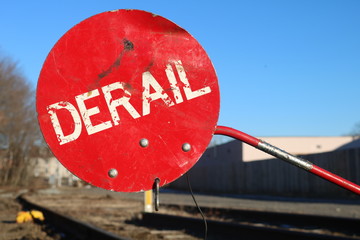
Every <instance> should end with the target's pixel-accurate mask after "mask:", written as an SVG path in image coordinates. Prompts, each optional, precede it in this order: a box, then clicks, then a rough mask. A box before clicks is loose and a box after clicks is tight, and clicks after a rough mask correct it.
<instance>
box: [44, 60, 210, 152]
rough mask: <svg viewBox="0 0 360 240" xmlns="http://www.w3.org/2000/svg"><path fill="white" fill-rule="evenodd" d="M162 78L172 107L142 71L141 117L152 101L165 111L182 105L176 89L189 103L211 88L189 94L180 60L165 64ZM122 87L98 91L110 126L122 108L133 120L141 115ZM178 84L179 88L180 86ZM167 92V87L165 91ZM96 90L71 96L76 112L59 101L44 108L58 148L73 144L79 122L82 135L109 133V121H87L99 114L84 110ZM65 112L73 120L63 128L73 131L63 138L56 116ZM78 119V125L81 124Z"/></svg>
mask: <svg viewBox="0 0 360 240" xmlns="http://www.w3.org/2000/svg"><path fill="white" fill-rule="evenodd" d="M172 64H174V65H175V68H176V71H177V75H178V77H179V78H180V82H178V81H177V79H176V76H175V72H174V69H173V67H172ZM165 74H166V77H167V79H168V81H169V85H168V86H170V89H171V91H169V92H172V93H173V97H174V100H175V103H174V102H173V101H172V99H171V98H170V97H169V95H168V94H167V92H165V90H164V88H163V87H164V86H161V85H160V84H159V82H158V81H157V80H156V79H155V78H154V76H153V75H152V74H151V73H150V72H149V71H146V72H144V73H143V74H142V88H143V92H142V99H141V100H142V116H145V115H148V114H150V103H151V102H153V101H156V100H159V99H161V100H162V101H163V102H164V104H165V105H166V106H167V107H171V106H174V105H175V104H179V103H182V102H184V97H183V95H182V92H181V88H180V86H182V89H183V91H184V93H185V99H186V100H191V99H194V98H197V97H200V96H203V95H205V94H208V93H210V92H211V88H210V87H209V86H205V87H203V88H201V89H198V90H192V89H191V86H190V83H189V80H188V78H187V76H186V72H185V69H184V67H183V65H182V62H181V61H180V60H178V61H173V62H172V63H171V64H170V63H169V64H167V65H166V68H165ZM125 84H126V83H124V82H114V83H111V84H109V85H106V86H103V87H102V88H101V90H102V93H103V94H104V99H105V102H106V104H107V107H108V110H109V113H110V115H111V118H112V122H113V123H114V126H116V125H119V124H120V116H119V113H118V111H117V109H118V107H120V106H122V107H124V109H125V110H126V111H127V112H128V113H129V114H130V115H131V116H132V117H133V118H134V119H137V118H140V117H141V115H140V114H139V112H138V111H137V110H136V109H135V108H134V106H133V105H132V104H131V103H130V98H131V92H130V91H128V90H127V89H126V87H125V86H126V85H125ZM180 84H181V85H180ZM166 89H167V87H166ZM115 90H120V91H123V95H122V96H121V97H120V98H118V99H113V94H112V92H113V91H115ZM99 95H100V94H99V89H95V90H92V91H89V92H86V93H83V94H80V95H78V96H75V100H76V103H77V105H78V109H79V112H78V111H77V109H76V108H75V107H74V105H72V104H71V103H69V102H64V101H60V102H58V103H55V104H52V105H49V106H48V107H47V110H48V113H49V114H50V119H51V122H52V125H53V127H54V130H55V133H56V136H57V138H58V141H59V144H60V145H63V144H65V143H68V142H71V141H74V140H76V139H77V138H78V137H79V136H80V134H81V130H82V122H84V125H85V128H86V131H87V133H88V135H92V134H94V133H97V132H101V131H104V130H106V129H109V128H111V127H112V126H113V124H112V122H111V120H109V121H105V122H101V123H99V124H97V125H94V124H93V122H92V121H91V118H90V117H91V116H93V115H96V114H98V113H100V109H99V107H98V106H94V107H92V108H87V107H86V104H85V101H87V100H89V99H91V98H94V97H98V96H99ZM60 109H65V110H67V111H68V112H69V113H70V114H71V117H72V119H73V121H72V122H71V123H67V124H73V125H74V130H73V132H72V133H70V134H68V135H66V136H65V135H64V132H63V129H62V127H61V125H60V121H59V119H58V114H57V113H56V111H57V110H60ZM81 119H82V121H81Z"/></svg>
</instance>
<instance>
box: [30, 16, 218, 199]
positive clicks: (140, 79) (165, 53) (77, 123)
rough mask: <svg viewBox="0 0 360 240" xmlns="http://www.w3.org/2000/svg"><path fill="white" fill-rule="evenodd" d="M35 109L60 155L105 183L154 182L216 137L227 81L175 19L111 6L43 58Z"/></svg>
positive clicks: (129, 187) (191, 160)
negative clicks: (222, 89)
mask: <svg viewBox="0 0 360 240" xmlns="http://www.w3.org/2000/svg"><path fill="white" fill-rule="evenodd" d="M36 104H37V112H38V120H39V123H40V128H41V130H42V132H43V135H44V137H45V140H46V142H47V143H48V145H49V147H50V149H51V150H52V152H53V153H54V155H55V156H56V157H57V158H58V159H59V161H60V162H61V163H62V164H63V165H64V166H65V167H66V168H68V169H69V170H70V171H71V172H72V173H73V174H75V175H77V176H78V177H79V178H81V179H83V180H85V181H86V182H89V183H91V184H93V185H95V186H97V187H101V188H105V189H109V190H114V191H123V192H135V191H141V190H148V189H151V188H152V186H153V183H154V181H155V179H156V178H159V179H160V186H163V185H165V184H167V183H170V182H172V181H174V180H175V179H177V178H178V177H180V176H181V175H183V174H184V173H185V172H186V171H188V170H189V169H190V168H191V167H192V166H193V165H194V164H195V163H196V162H197V160H198V159H199V158H200V156H201V155H202V153H203V152H204V151H205V149H206V147H207V145H208V143H209V142H210V140H211V137H212V135H213V132H214V130H215V126H216V123H217V119H218V113H219V87H218V83H217V77H216V73H215V70H214V68H213V66H212V63H211V61H210V59H209V57H208V56H207V54H206V53H205V51H204V49H203V48H202V47H201V45H200V44H199V43H198V42H197V41H196V40H195V39H194V38H193V37H192V36H191V35H190V34H189V33H187V32H186V31H185V30H184V29H182V28H180V27H179V26H177V25H176V24H174V23H172V22H170V21H169V20H167V19H165V18H163V17H160V16H157V15H154V14H151V13H149V12H144V11H139V10H118V11H111V12H104V13H101V14H98V15H95V16H93V17H91V18H88V19H86V20H84V21H82V22H81V23H79V24H78V25H76V26H74V27H73V28H72V29H70V30H69V31H68V32H67V33H66V34H65V35H64V36H63V37H61V38H60V40H59V41H58V42H57V43H56V44H55V46H54V47H53V49H52V50H51V51H50V53H49V55H48V57H47V58H46V61H45V63H44V65H43V68H42V71H41V74H40V77H39V81H38V87H37V103H36Z"/></svg>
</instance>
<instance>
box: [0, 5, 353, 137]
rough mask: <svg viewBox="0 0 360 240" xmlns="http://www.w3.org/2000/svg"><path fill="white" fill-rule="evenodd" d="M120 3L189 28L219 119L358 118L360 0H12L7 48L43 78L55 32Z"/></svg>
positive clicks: (299, 122)
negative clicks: (214, 83)
mask: <svg viewBox="0 0 360 240" xmlns="http://www.w3.org/2000/svg"><path fill="white" fill-rule="evenodd" d="M114 9H141V10H146V11H149V12H153V13H155V14H158V15H161V16H163V17H165V18H168V19H170V20H171V21H173V22H175V23H176V24H178V25H180V26H181V27H183V28H184V29H186V30H187V31H188V32H189V33H191V34H192V35H193V36H194V37H195V38H196V39H197V40H198V41H199V42H200V44H201V45H202V46H203V47H204V48H205V50H206V51H207V53H208V55H209V56H210V58H211V60H212V62H213V64H214V67H215V69H216V71H217V75H218V79H219V85H220V92H221V110H220V119H219V122H218V123H219V125H225V126H230V127H233V128H236V129H239V130H241V131H244V132H246V133H248V134H251V135H255V136H339V135H345V134H347V133H349V132H350V130H351V129H352V128H353V126H354V125H355V123H357V122H359V121H360V106H359V103H360V14H359V12H360V1H358V0H346V1H343V0H316V1H313V0H292V1H289V0H283V1H281V0H274V1H267V0H262V1H261V0H252V1H250V0H249V1H235V0H234V1H216V2H214V3H212V2H211V1H120V0H118V1H99V0H98V1H95V0H88V1H82V0H78V1H68V0H64V1H5V2H3V3H2V4H1V9H0V29H1V32H0V54H1V56H7V57H10V58H12V60H13V61H16V62H17V63H18V66H19V69H20V71H21V72H22V73H23V75H24V76H25V77H26V78H27V79H28V80H29V81H30V82H31V84H32V85H33V86H34V88H35V87H36V82H37V78H38V75H39V73H40V70H41V67H42V64H43V62H44V60H45V58H46V56H47V54H48V53H49V51H50V50H51V48H52V47H53V45H54V44H55V43H56V41H57V40H58V39H59V38H60V37H61V36H62V35H63V34H64V33H65V32H66V31H67V30H69V29H70V28H71V27H73V26H74V25H75V24H77V23H79V22H80V21H82V20H84V19H86V18H88V17H91V16H93V15H95V14H97V13H101V12H104V11H108V10H114Z"/></svg>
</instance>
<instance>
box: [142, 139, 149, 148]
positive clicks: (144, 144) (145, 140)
mask: <svg viewBox="0 0 360 240" xmlns="http://www.w3.org/2000/svg"><path fill="white" fill-rule="evenodd" d="M140 146H142V147H147V146H149V140H147V139H146V138H142V139H141V140H140Z"/></svg>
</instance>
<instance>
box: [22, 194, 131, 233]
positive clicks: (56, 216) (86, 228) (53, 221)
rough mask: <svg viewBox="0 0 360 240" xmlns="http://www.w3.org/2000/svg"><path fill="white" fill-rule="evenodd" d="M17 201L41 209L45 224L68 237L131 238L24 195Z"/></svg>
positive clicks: (25, 206)
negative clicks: (26, 197) (62, 212)
mask: <svg viewBox="0 0 360 240" xmlns="http://www.w3.org/2000/svg"><path fill="white" fill-rule="evenodd" d="M17 201H18V202H19V203H20V204H21V205H23V207H24V208H28V209H36V210H39V211H41V212H42V213H43V214H44V217H45V224H49V225H50V226H52V227H55V229H56V230H59V231H60V232H61V233H64V234H65V236H66V239H78V240H99V239H101V240H130V239H128V238H124V237H120V236H117V235H115V234H113V233H110V232H107V231H104V230H102V229H100V228H97V227H95V226H93V225H91V224H88V223H85V222H82V221H79V220H76V219H73V218H71V217H69V216H65V215H63V214H60V213H58V212H55V211H53V210H50V209H48V208H45V207H42V206H39V205H37V204H35V203H32V202H30V201H28V200H26V199H25V198H24V197H23V196H21V195H20V196H19V197H18V198H17Z"/></svg>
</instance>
